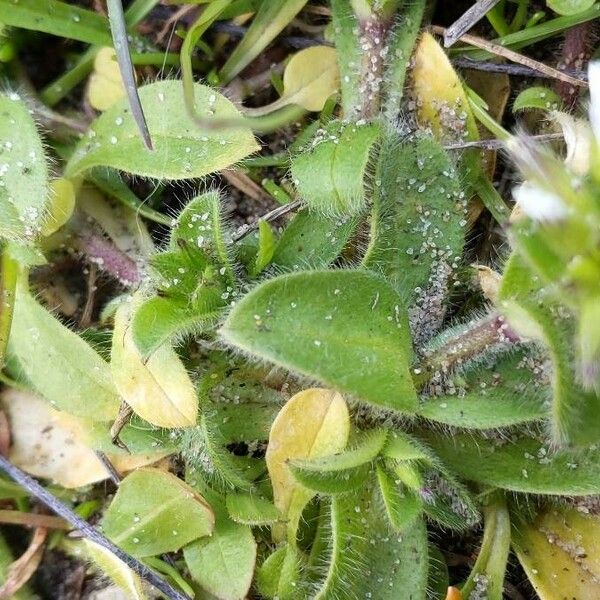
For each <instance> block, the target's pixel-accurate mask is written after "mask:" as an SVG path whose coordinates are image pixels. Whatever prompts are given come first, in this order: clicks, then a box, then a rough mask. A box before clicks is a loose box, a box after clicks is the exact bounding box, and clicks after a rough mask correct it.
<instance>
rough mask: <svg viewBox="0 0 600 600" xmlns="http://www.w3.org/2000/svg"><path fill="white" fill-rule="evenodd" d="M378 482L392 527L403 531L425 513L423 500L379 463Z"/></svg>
mask: <svg viewBox="0 0 600 600" xmlns="http://www.w3.org/2000/svg"><path fill="white" fill-rule="evenodd" d="M377 482H378V483H379V492H380V494H381V498H382V500H383V504H384V506H385V510H386V513H387V517H388V519H389V521H390V523H391V525H392V527H393V528H394V529H395V530H396V531H398V532H402V531H404V530H405V529H406V527H407V526H408V525H409V524H410V523H412V522H413V521H414V520H415V519H416V518H417V517H419V516H420V515H421V514H422V513H423V502H422V500H421V499H420V498H419V497H418V496H417V494H415V493H414V492H412V491H411V490H410V489H408V488H407V487H406V486H405V485H404V484H402V483H401V482H397V481H395V480H394V478H393V477H392V476H391V475H390V473H389V472H388V470H387V469H386V468H385V467H383V466H381V465H377Z"/></svg>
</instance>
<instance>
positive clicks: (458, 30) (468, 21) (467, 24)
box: [444, 0, 500, 48]
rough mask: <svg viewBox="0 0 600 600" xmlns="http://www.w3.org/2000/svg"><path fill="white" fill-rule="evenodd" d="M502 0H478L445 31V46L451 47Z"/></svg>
mask: <svg viewBox="0 0 600 600" xmlns="http://www.w3.org/2000/svg"><path fill="white" fill-rule="evenodd" d="M498 2H500V0H478V1H477V2H475V4H473V6H471V8H469V10H468V11H467V12H465V13H464V14H463V15H462V17H460V18H459V19H457V20H456V21H454V23H452V25H450V27H447V28H446V33H444V46H445V47H446V48H450V46H452V44H454V42H456V40H458V38H460V37H461V36H462V35H463V34H465V33H467V31H469V29H471V27H473V25H475V23H478V22H479V21H480V20H481V19H483V17H485V15H486V13H487V12H489V11H490V10H491V9H492V8H494V6H496V4H498Z"/></svg>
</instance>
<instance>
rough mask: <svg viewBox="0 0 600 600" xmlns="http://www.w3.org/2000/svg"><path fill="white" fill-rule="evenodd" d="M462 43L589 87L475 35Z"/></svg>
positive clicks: (465, 37) (437, 30)
mask: <svg viewBox="0 0 600 600" xmlns="http://www.w3.org/2000/svg"><path fill="white" fill-rule="evenodd" d="M430 29H431V31H433V32H434V33H437V34H439V35H445V33H446V29H445V28H444V27H439V26H438V25H432V26H431V28H430ZM460 41H461V42H465V43H466V44H469V45H471V46H475V47H476V48H481V49H482V50H486V51H487V52H490V53H492V54H495V55H496V56H502V57H503V58H506V59H507V60H510V61H512V62H515V63H517V64H520V65H525V66H526V67H530V68H531V69H534V70H535V71H537V72H539V73H544V74H545V75H547V76H548V77H550V78H552V79H558V80H559V81H564V82H565V83H570V84H571V85H577V86H579V87H588V83H587V81H584V80H583V79H577V78H576V77H571V76H570V75H567V74H566V73H563V71H559V70H558V69H555V68H554V67H549V66H548V65H545V64H544V63H541V62H539V61H537V60H533V58H529V57H528V56H523V55H522V54H519V53H518V52H515V51H514V50H509V49H508V48H505V47H504V46H500V45H499V44H494V42H488V41H487V40H484V39H483V38H480V37H477V36H474V35H469V34H464V35H462V36H461V37H460Z"/></svg>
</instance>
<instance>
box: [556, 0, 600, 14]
mask: <svg viewBox="0 0 600 600" xmlns="http://www.w3.org/2000/svg"><path fill="white" fill-rule="evenodd" d="M594 1H595V0H546V4H548V6H549V7H550V8H551V9H552V10H553V11H554V12H555V13H558V14H559V15H576V14H578V13H581V12H583V11H584V10H588V9H589V8H591V7H592V6H593V5H594Z"/></svg>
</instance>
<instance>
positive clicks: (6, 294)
mask: <svg viewBox="0 0 600 600" xmlns="http://www.w3.org/2000/svg"><path fill="white" fill-rule="evenodd" d="M18 274H19V265H18V264H17V262H16V261H15V260H13V259H12V258H11V257H10V256H9V255H8V252H7V251H6V248H5V249H4V251H3V252H2V256H1V257H0V370H2V369H3V368H4V364H5V362H6V347H7V346H8V337H9V335H10V328H11V325H12V318H13V310H14V304H15V289H16V287H17V277H18Z"/></svg>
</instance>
